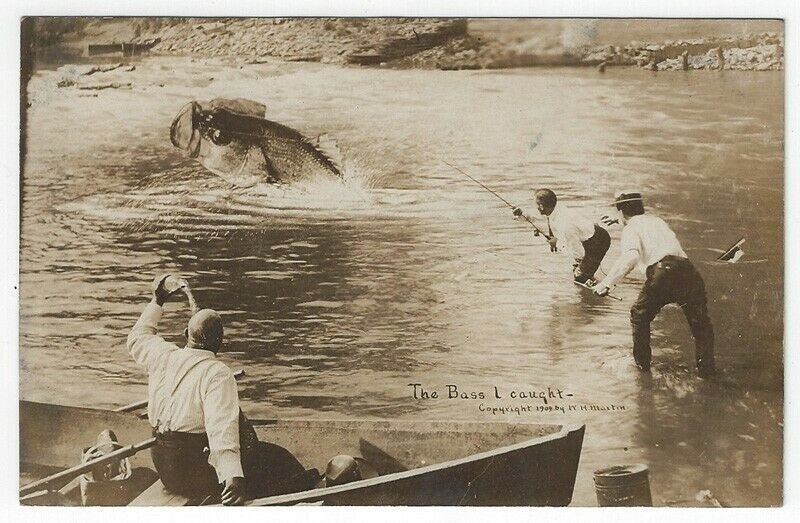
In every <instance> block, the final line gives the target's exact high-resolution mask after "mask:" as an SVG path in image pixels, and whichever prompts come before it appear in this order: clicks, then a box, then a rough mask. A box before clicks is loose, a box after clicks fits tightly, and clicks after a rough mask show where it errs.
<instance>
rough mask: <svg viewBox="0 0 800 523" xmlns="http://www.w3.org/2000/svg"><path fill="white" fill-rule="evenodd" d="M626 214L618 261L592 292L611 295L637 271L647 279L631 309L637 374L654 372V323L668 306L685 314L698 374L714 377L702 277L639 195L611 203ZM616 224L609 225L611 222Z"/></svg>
mask: <svg viewBox="0 0 800 523" xmlns="http://www.w3.org/2000/svg"><path fill="white" fill-rule="evenodd" d="M612 205H614V206H616V208H617V210H618V211H619V212H620V213H621V215H622V223H623V224H624V225H625V228H624V229H623V230H622V238H621V241H620V243H621V246H620V251H621V252H620V256H619V259H618V260H617V261H616V263H615V264H614V267H613V268H612V269H611V271H610V272H609V273H608V276H606V278H605V279H604V280H603V281H601V282H600V283H598V284H597V285H596V286H595V288H594V292H595V293H597V294H598V295H600V296H603V295H605V294H608V291H609V290H610V289H611V288H612V287H613V286H614V284H615V283H616V282H617V281H618V280H620V279H621V278H623V277H625V276H626V275H627V274H628V273H629V272H631V270H633V268H634V267H638V268H639V270H641V271H642V272H643V273H645V275H646V276H647V280H646V281H645V283H644V286H643V287H642V290H641V292H640V293H639V297H638V298H637V299H636V302H635V303H634V304H633V306H632V307H631V327H632V331H633V358H634V361H635V362H636V366H637V367H639V369H641V370H643V371H645V372H649V371H650V322H652V321H653V318H655V316H656V314H658V312H659V311H660V310H661V308H662V307H663V306H664V305H666V304H668V303H677V304H678V305H680V306H681V308H682V309H683V313H684V315H685V316H686V320H687V321H688V322H689V327H690V328H691V330H692V336H694V342H695V357H696V360H697V373H698V375H699V376H700V377H701V378H706V377H708V376H710V375H711V374H713V373H714V329H713V327H712V326H711V320H710V319H709V317H708V308H707V305H706V290H705V284H704V283H703V277H702V276H700V273H699V272H697V269H695V267H694V265H692V262H690V261H689V258H688V257H687V256H686V253H685V252H684V251H683V249H682V248H681V245H680V243H679V242H678V239H677V237H676V236H675V233H674V232H672V230H671V229H670V228H669V226H668V225H667V224H666V222H665V221H664V220H662V219H661V218H659V217H657V216H654V215H652V214H645V212H644V204H643V203H642V195H641V193H639V192H635V191H624V192H620V193H618V194H617V196H616V199H615V202H614V203H613V204H612ZM615 221H616V220H610V219H609V220H608V223H609V224H610V223H613V222H615Z"/></svg>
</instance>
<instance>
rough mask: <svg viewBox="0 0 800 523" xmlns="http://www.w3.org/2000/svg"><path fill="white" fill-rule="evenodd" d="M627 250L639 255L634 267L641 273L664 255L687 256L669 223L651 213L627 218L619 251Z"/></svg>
mask: <svg viewBox="0 0 800 523" xmlns="http://www.w3.org/2000/svg"><path fill="white" fill-rule="evenodd" d="M627 251H635V252H636V253H637V254H638V255H639V260H638V261H637V262H636V267H637V268H638V269H639V270H640V271H641V272H642V273H644V272H645V271H646V270H647V268H648V267H649V266H651V265H653V264H654V263H657V262H658V261H660V260H661V259H662V258H663V257H664V256H670V255H671V256H678V257H681V258H688V256H686V253H685V252H684V251H683V249H682V248H681V244H680V242H678V238H677V236H675V233H674V232H673V231H672V229H670V228H669V225H667V223H666V222H665V221H664V220H662V219H661V218H659V217H658V216H654V215H652V214H640V215H637V216H633V217H631V218H629V219H628V222H627V223H626V224H625V228H624V229H622V237H621V238H620V252H621V253H624V252H627Z"/></svg>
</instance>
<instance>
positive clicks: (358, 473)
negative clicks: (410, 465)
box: [317, 454, 380, 488]
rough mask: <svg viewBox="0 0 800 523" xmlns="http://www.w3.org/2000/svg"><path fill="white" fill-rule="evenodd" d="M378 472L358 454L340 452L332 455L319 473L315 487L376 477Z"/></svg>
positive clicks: (331, 485) (343, 483)
mask: <svg viewBox="0 0 800 523" xmlns="http://www.w3.org/2000/svg"><path fill="white" fill-rule="evenodd" d="M379 475H380V474H378V471H377V470H375V468H374V467H373V466H372V465H370V463H369V462H368V461H367V460H365V459H364V458H362V457H360V456H348V455H347V454H340V455H338V456H334V457H333V458H332V459H331V460H330V461H329V462H328V465H327V466H326V467H325V473H324V474H321V475H320V479H319V483H317V488H325V487H335V486H337V485H345V484H347V483H352V482H353V481H361V480H362V479H370V478H377V477H378V476H379Z"/></svg>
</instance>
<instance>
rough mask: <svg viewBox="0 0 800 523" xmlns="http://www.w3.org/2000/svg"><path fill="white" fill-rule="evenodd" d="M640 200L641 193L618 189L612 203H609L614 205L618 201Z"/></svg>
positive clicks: (618, 202)
mask: <svg viewBox="0 0 800 523" xmlns="http://www.w3.org/2000/svg"><path fill="white" fill-rule="evenodd" d="M641 201H642V193H640V192H638V191H619V192H618V193H617V194H615V195H614V203H610V204H609V205H611V206H614V205H618V204H620V203H626V202H641Z"/></svg>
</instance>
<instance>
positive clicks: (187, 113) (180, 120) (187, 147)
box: [169, 101, 201, 158]
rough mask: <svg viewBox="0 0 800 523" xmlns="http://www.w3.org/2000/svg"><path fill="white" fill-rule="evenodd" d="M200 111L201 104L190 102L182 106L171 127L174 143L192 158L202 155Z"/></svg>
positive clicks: (171, 138)
mask: <svg viewBox="0 0 800 523" xmlns="http://www.w3.org/2000/svg"><path fill="white" fill-rule="evenodd" d="M200 111H201V109H200V104H198V103H197V102H194V101H192V102H189V103H188V104H186V105H184V106H183V107H182V108H181V110H180V112H178V115H177V116H176V117H175V119H174V120H173V121H172V125H171V126H170V128H169V139H170V141H171V142H172V145H174V146H175V147H177V148H178V149H182V150H184V151H185V152H186V153H188V154H189V157H190V158H197V157H198V156H199V155H200V138H201V136H200V131H199V129H198V126H197V124H198V122H199V118H200Z"/></svg>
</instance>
